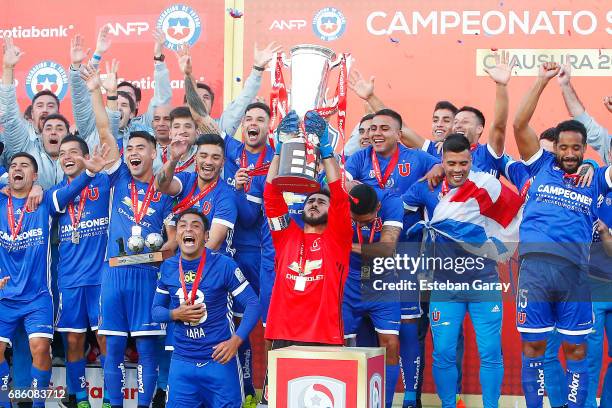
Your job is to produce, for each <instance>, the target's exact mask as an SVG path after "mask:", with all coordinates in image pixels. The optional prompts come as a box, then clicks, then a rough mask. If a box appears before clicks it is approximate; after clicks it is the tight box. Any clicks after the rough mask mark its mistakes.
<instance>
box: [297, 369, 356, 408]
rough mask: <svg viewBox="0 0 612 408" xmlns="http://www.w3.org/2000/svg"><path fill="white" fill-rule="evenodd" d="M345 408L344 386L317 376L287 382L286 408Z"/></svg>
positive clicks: (333, 380)
mask: <svg viewBox="0 0 612 408" xmlns="http://www.w3.org/2000/svg"><path fill="white" fill-rule="evenodd" d="M315 407H329V408H345V407H346V384H345V383H344V382H342V381H340V380H337V379H335V378H330V377H323V376H318V375H313V376H307V377H298V378H294V379H293V380H291V381H289V383H288V393H287V408H315Z"/></svg>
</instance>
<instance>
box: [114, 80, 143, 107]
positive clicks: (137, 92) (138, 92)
mask: <svg viewBox="0 0 612 408" xmlns="http://www.w3.org/2000/svg"><path fill="white" fill-rule="evenodd" d="M122 86H129V87H130V88H132V89H133V90H134V95H136V102H140V100H141V99H142V91H141V90H140V88H139V87H137V86H136V85H134V84H133V83H131V82H130V81H121V82H119V83H118V84H117V88H119V87H122ZM122 92H125V91H122Z"/></svg>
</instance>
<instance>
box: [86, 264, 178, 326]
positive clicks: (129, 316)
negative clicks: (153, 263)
mask: <svg viewBox="0 0 612 408" xmlns="http://www.w3.org/2000/svg"><path fill="white" fill-rule="evenodd" d="M156 287H157V273H156V271H155V270H152V269H150V268H142V267H133V266H123V267H117V268H112V267H109V266H108V264H106V265H105V267H104V270H103V273H102V285H101V291H100V324H99V330H98V333H99V334H102V335H107V336H127V335H128V333H130V334H131V335H132V336H158V335H163V334H165V333H166V332H165V330H163V329H162V327H161V325H160V324H159V323H156V322H154V321H153V318H152V317H151V307H152V306H153V297H154V296H155V289H156Z"/></svg>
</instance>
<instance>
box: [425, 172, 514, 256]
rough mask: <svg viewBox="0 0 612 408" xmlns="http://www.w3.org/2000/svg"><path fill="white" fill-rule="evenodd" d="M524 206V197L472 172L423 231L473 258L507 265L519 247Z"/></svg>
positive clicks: (486, 175)
mask: <svg viewBox="0 0 612 408" xmlns="http://www.w3.org/2000/svg"><path fill="white" fill-rule="evenodd" d="M522 206H523V199H522V198H521V196H519V195H518V194H517V193H515V192H514V191H513V190H511V189H510V188H509V187H507V186H505V185H504V184H503V183H502V182H500V181H499V180H498V179H497V178H495V177H494V176H492V175H490V174H489V173H484V172H474V171H472V172H470V174H469V175H468V179H467V180H466V181H465V183H464V184H463V185H462V186H460V187H458V188H454V189H452V190H450V191H449V192H448V193H447V194H446V195H444V196H443V197H441V198H440V202H439V203H438V205H437V206H436V209H435V210H434V213H433V215H432V216H431V219H430V220H429V221H422V226H421V227H420V228H425V229H426V230H428V231H429V232H430V233H429V234H426V235H428V236H429V237H430V238H431V237H432V235H434V236H435V235H436V234H439V235H442V236H444V237H446V238H449V239H451V240H453V241H456V242H457V243H459V244H460V245H461V246H462V247H463V248H464V249H465V250H466V251H468V252H470V253H472V254H475V255H478V256H483V257H486V258H489V259H492V260H495V261H497V262H505V261H506V260H508V259H509V258H510V257H511V256H512V254H513V253H514V251H515V250H516V247H517V245H518V240H519V226H520V223H521V219H522V214H523V211H522ZM432 233H433V234H432Z"/></svg>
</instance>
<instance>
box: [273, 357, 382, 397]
mask: <svg viewBox="0 0 612 408" xmlns="http://www.w3.org/2000/svg"><path fill="white" fill-rule="evenodd" d="M268 383H269V384H268V401H269V404H270V407H276V408H314V407H317V408H323V407H325V408H382V407H384V406H385V349H384V348H382V347H380V348H370V347H327V346H326V347H312V346H291V347H285V348H281V349H277V350H271V351H270V352H269V353H268Z"/></svg>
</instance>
